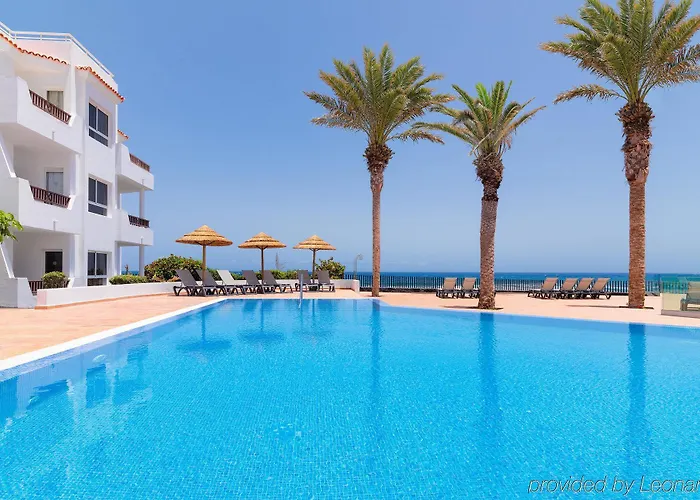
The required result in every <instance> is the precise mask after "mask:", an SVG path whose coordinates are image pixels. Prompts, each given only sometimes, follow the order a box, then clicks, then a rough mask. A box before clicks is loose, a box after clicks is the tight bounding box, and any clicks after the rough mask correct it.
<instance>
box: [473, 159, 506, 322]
mask: <svg viewBox="0 0 700 500" xmlns="http://www.w3.org/2000/svg"><path fill="white" fill-rule="evenodd" d="M474 164H475V165H476V174H477V176H478V177H479V178H480V179H481V182H482V184H483V185H484V195H483V197H482V198H481V233H480V240H481V266H480V280H479V281H480V283H479V309H495V308H496V280H495V264H496V252H495V249H496V218H497V215H498V188H499V187H500V185H501V180H502V179H503V162H501V159H500V157H499V156H498V155H495V154H490V155H485V156H480V157H478V158H477V159H476V160H475V161H474Z"/></svg>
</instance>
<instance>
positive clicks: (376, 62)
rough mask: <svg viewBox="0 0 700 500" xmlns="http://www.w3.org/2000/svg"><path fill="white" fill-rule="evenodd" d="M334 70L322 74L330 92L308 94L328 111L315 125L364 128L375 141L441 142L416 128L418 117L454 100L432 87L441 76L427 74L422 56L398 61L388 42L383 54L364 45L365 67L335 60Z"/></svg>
mask: <svg viewBox="0 0 700 500" xmlns="http://www.w3.org/2000/svg"><path fill="white" fill-rule="evenodd" d="M334 68H335V73H326V72H323V71H321V73H320V77H321V81H322V82H324V83H325V84H326V85H327V86H328V87H329V88H330V89H331V95H324V94H320V93H318V92H305V95H306V96H307V97H309V99H311V100H312V101H314V102H316V103H318V104H320V105H321V106H322V107H323V108H324V109H325V110H326V114H325V115H323V116H321V117H318V118H314V119H313V120H312V123H314V124H317V125H323V126H327V127H339V128H346V129H350V130H359V131H363V132H365V133H366V134H367V140H368V142H369V143H370V144H384V143H386V142H387V141H390V140H394V139H396V140H414V141H415V140H423V139H424V140H429V141H432V142H441V139H440V138H439V137H437V136H435V135H433V134H430V133H428V132H425V131H423V132H420V131H417V130H415V129H412V128H411V124H412V123H413V122H415V121H416V120H417V119H418V118H420V117H421V116H424V115H425V114H426V113H428V112H431V111H435V110H438V109H440V108H441V107H442V106H444V105H445V104H446V103H447V102H449V101H450V100H452V99H453V97H452V96H451V95H449V94H439V93H436V92H435V91H434V90H433V89H432V88H430V87H429V85H430V84H431V83H432V82H434V81H437V80H440V79H441V78H442V76H441V75H438V74H427V75H426V73H425V68H424V67H423V65H422V64H421V63H420V59H419V58H418V57H414V58H411V59H409V60H408V61H406V62H404V63H401V64H398V65H395V64H394V56H393V53H392V51H391V49H390V48H389V46H388V45H385V46H384V47H382V49H381V51H380V52H379V54H378V56H377V55H375V53H374V52H373V51H372V50H371V49H369V48H365V49H364V50H363V53H362V67H360V65H358V64H357V63H356V62H354V61H351V62H349V63H344V62H342V61H338V60H336V61H334Z"/></svg>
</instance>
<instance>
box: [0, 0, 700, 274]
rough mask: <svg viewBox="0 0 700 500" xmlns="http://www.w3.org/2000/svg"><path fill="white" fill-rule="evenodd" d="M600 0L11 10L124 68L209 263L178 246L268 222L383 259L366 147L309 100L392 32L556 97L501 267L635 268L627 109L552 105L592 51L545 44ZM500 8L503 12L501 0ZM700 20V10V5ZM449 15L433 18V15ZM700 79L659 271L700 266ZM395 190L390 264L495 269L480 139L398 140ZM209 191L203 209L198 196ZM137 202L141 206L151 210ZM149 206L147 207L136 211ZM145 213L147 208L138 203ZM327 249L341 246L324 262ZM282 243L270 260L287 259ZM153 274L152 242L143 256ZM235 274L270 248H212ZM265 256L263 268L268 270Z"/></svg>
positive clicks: (388, 186)
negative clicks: (332, 74) (344, 64)
mask: <svg viewBox="0 0 700 500" xmlns="http://www.w3.org/2000/svg"><path fill="white" fill-rule="evenodd" d="M581 3H582V1H581V0H538V1H537V2H523V1H522V0H493V1H490V2H484V1H481V2H476V1H468V2H465V1H456V0H434V1H432V2H429V3H428V4H426V3H425V2H419V1H417V0H403V1H401V2H398V1H383V0H357V1H355V2H350V3H348V2H333V1H327V0H316V1H307V0H300V1H297V2H282V1H276V2H224V1H208V2H182V1H170V2H164V1H156V0H152V1H148V2H144V1H139V2H136V1H133V0H122V1H121V2H119V3H118V4H114V3H110V2H94V1H87V0H79V1H78V0H75V1H71V2H62V3H61V6H60V8H56V2H55V1H53V2H49V1H46V0H34V1H32V2H31V4H32V5H31V7H30V6H29V5H28V3H27V2H24V3H22V2H13V3H10V4H8V5H5V6H4V7H3V10H2V18H1V19H0V20H2V21H3V22H4V23H5V24H7V25H8V26H10V27H11V28H12V29H16V30H36V31H67V32H71V33H72V34H73V35H75V36H76V37H77V38H78V39H79V40H80V41H81V42H82V43H83V44H84V45H85V46H86V47H88V49H89V50H90V51H92V52H93V53H94V54H95V55H96V56H97V57H98V58H99V59H100V60H101V61H102V62H103V63H104V64H106V65H107V67H108V68H110V70H111V71H112V72H113V73H114V74H115V75H116V79H117V82H118V83H119V90H120V92H121V93H122V94H123V95H125V96H126V101H125V103H124V104H123V105H122V107H121V110H120V115H119V118H120V128H121V129H122V130H124V131H125V132H126V133H127V134H129V136H130V137H131V139H130V141H129V147H130V149H131V151H132V152H133V153H134V154H136V155H138V156H139V157H141V158H143V159H144V160H145V161H147V162H148V163H149V164H150V165H151V166H152V168H153V171H154V173H155V176H156V190H155V191H154V192H152V193H148V195H147V201H146V203H147V205H146V217H147V218H149V219H150V220H151V222H152V227H153V228H154V230H155V237H156V244H155V246H154V247H152V248H149V249H148V250H147V254H146V255H147V260H148V261H150V260H152V259H153V258H156V257H158V256H161V255H167V254H169V253H171V252H174V253H178V254H182V255H192V256H197V255H200V252H199V248H198V247H191V246H188V245H180V244H176V243H174V240H175V239H176V238H177V237H179V236H180V235H182V234H183V233H185V232H188V231H191V230H193V229H195V228H196V227H198V226H199V225H201V224H205V223H206V224H209V225H210V226H212V227H213V228H214V229H216V230H217V231H219V232H220V233H222V234H224V235H226V236H227V237H229V238H230V239H232V240H233V241H234V243H235V244H238V243H241V242H242V241H243V240H245V239H247V238H249V237H250V236H252V235H254V234H255V233H257V232H259V231H264V232H267V233H268V234H270V235H272V236H274V237H276V238H278V239H280V240H282V241H283V242H285V243H287V244H288V245H289V247H290V248H288V249H284V250H281V251H280V252H279V256H280V260H281V261H282V262H283V263H284V264H285V266H286V267H287V268H296V267H298V266H300V265H303V264H306V263H307V262H308V261H309V260H310V252H308V251H300V250H292V249H291V247H292V246H293V245H294V244H296V243H297V242H299V241H301V240H302V239H305V238H306V237H308V236H310V235H312V234H314V233H317V234H318V235H320V236H321V237H322V238H324V239H326V240H327V241H329V242H331V243H333V244H334V245H335V246H336V247H337V248H338V251H337V252H334V255H335V258H336V260H339V261H341V262H343V263H346V264H348V267H351V266H352V259H353V257H354V256H355V255H356V254H358V253H362V254H364V256H365V260H364V261H363V262H361V265H360V270H369V269H370V267H371V227H370V224H371V205H370V190H369V175H368V173H367V170H366V166H365V164H364V158H363V157H362V152H363V150H364V147H365V139H364V137H362V136H361V135H355V134H351V133H348V132H346V131H341V130H331V129H322V128H319V127H316V126H313V125H311V124H310V122H309V120H310V119H311V118H312V117H314V116H317V115H319V114H320V113H321V110H320V109H319V108H318V107H317V106H316V105H315V104H313V103H312V102H310V101H309V100H308V99H307V98H306V97H305V96H304V95H303V93H302V91H304V90H320V91H325V90H326V89H325V88H324V87H323V86H322V84H321V83H320V81H319V79H318V71H319V69H325V70H330V69H332V59H333V58H338V59H342V60H350V59H359V58H360V57H361V51H362V47H363V46H365V45H366V46H370V47H372V48H375V49H376V50H379V48H380V47H381V45H382V44H384V43H385V42H387V43H389V44H390V45H391V47H392V48H393V49H394V52H395V55H396V59H397V61H403V60H405V59H407V58H409V57H411V56H414V55H419V56H421V58H422V62H423V63H424V64H425V66H426V68H427V70H428V71H431V72H439V73H442V74H443V75H444V76H445V79H444V81H443V82H440V83H439V84H438V86H437V87H438V88H439V89H440V90H442V91H445V90H448V89H449V86H450V84H451V83H457V84H459V85H460V86H462V87H463V88H467V89H472V88H473V86H474V84H475V83H477V82H484V83H485V84H491V83H492V82H494V81H495V80H497V79H504V80H513V88H512V92H511V96H512V97H513V98H514V99H517V100H521V101H524V100H527V99H529V98H531V97H535V98H536V100H535V105H547V106H548V107H547V109H546V110H544V111H543V112H541V113H540V114H539V115H538V116H537V117H536V118H535V120H534V121H532V122H531V123H529V124H528V125H526V126H525V127H524V128H523V129H522V130H521V131H520V132H519V133H518V135H517V136H516V138H515V142H514V147H513V149H512V150H511V151H509V152H508V153H506V155H505V157H504V163H505V175H504V182H503V185H502V187H501V190H500V205H499V216H498V227H497V236H496V270H497V271H500V272H515V271H524V272H527V271H548V270H549V271H576V270H580V271H586V270H588V271H600V272H616V271H617V272H619V271H622V272H624V271H625V270H626V269H627V259H628V247H627V231H628V229H627V227H628V226H627V213H628V212H627V201H628V200H627V199H628V188H627V184H626V182H625V179H624V175H623V171H622V169H623V162H622V160H623V158H622V153H621V152H620V147H621V145H622V132H621V126H620V124H619V122H618V120H617V118H616V116H615V112H616V110H617V109H618V108H619V107H620V106H621V103H620V102H607V103H603V102H595V103H592V104H591V103H587V102H583V101H582V102H573V103H568V104H560V105H556V106H554V105H552V104H551V103H552V100H553V99H554V97H555V96H556V94H557V93H558V92H560V91H563V90H566V89H568V88H570V87H572V86H573V85H575V84H578V83H583V82H589V81H592V78H591V77H590V76H588V75H586V74H584V73H582V72H581V71H580V70H579V69H578V68H577V67H576V66H575V64H573V63H572V62H569V61H568V60H566V59H564V58H563V57H561V56H556V55H552V54H548V53H545V52H542V51H541V50H539V48H538V44H539V43H540V42H543V41H547V40H553V39H560V38H562V36H563V33H564V32H565V31H564V29H563V28H561V27H559V26H557V25H556V24H555V23H554V18H555V17H556V16H558V15H563V14H567V13H568V14H575V13H576V10H577V8H578V7H579V6H580V5H581ZM496 4H498V5H496ZM694 9H695V12H696V13H697V12H698V7H697V6H696V7H694ZM431 18H432V19H431ZM699 92H700V86H698V85H693V84H689V85H685V86H683V87H680V88H675V89H671V90H658V91H656V92H655V93H653V94H652V95H651V96H650V98H649V103H650V105H651V106H652V108H653V109H654V112H655V115H656V118H655V120H654V121H653V124H652V125H653V134H654V135H653V138H652V140H653V143H654V150H653V153H652V164H651V175H650V177H649V182H648V188H647V239H648V241H647V267H648V271H649V272H700V260H699V259H698V255H699V254H700V234H699V232H698V231H697V224H696V220H697V217H695V205H696V200H697V186H698V185H699V182H700V169H698V168H697V162H698V160H697V155H696V154H695V148H694V147H693V145H694V144H695V141H696V140H697V132H698V125H697V120H695V119H694V117H696V116H698V115H699V114H700V99H697V96H698V93H699ZM391 147H392V148H393V149H394V151H395V155H394V158H393V159H392V161H391V163H390V164H389V167H388V169H387V171H386V177H385V186H384V191H383V197H382V250H383V251H382V269H384V270H386V271H400V270H411V271H431V270H432V271H440V270H442V271H450V270H455V271H456V270H478V262H479V246H478V241H479V239H478V238H479V212H480V204H481V202H480V198H481V185H480V184H479V183H478V182H477V181H476V177H475V173H474V167H473V165H472V163H471V162H472V158H471V157H469V156H468V149H467V148H466V147H465V145H464V144H462V143H459V142H457V141H456V140H454V139H451V138H447V139H446V145H444V146H439V145H433V144H430V143H419V144H412V143H408V144H396V143H395V144H392V145H391ZM195 199H199V200H200V201H198V202H196V203H193V202H192V200H195ZM132 203H133V202H132V200H129V202H128V204H132ZM131 207H133V208H131V209H133V210H135V205H133V204H132V205H131ZM128 208H130V207H128ZM321 255H322V256H323V254H321ZM274 256H275V255H274V251H268V252H266V257H267V261H268V262H270V263H271V262H274ZM126 257H127V260H128V261H130V263H131V265H132V266H133V265H134V263H135V257H136V253H135V252H128V253H127V254H126ZM209 262H210V263H211V264H212V265H214V266H216V267H226V268H228V269H241V268H249V267H255V266H257V265H258V263H259V252H257V251H251V250H240V249H238V248H237V247H235V246H234V247H228V248H216V249H212V250H211V251H210V252H209ZM256 268H257V267H256Z"/></svg>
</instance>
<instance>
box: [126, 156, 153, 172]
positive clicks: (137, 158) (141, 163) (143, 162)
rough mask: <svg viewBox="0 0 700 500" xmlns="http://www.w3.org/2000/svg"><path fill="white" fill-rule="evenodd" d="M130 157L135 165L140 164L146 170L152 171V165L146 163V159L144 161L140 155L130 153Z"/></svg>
mask: <svg viewBox="0 0 700 500" xmlns="http://www.w3.org/2000/svg"><path fill="white" fill-rule="evenodd" d="M129 158H130V159H131V163H133V164H134V165H138V166H139V167H141V168H142V169H144V170H146V171H147V172H150V171H151V166H150V165H149V164H148V163H146V162H145V161H143V160H142V159H141V158H139V157H138V156H136V155H133V154H129Z"/></svg>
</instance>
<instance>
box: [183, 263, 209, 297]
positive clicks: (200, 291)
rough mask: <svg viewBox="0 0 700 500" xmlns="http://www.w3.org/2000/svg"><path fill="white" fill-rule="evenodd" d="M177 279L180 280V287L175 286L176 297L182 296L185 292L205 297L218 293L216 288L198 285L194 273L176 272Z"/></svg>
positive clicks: (184, 270) (185, 270)
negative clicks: (208, 294)
mask: <svg viewBox="0 0 700 500" xmlns="http://www.w3.org/2000/svg"><path fill="white" fill-rule="evenodd" d="M175 272H176V273H177V277H178V278H180V285H175V286H173V292H175V295H180V292H182V291H183V290H184V291H185V292H187V295H205V294H207V293H212V294H213V293H216V288H211V287H207V286H204V285H198V284H197V282H196V281H195V279H194V276H192V273H191V272H189V271H188V270H187V269H178V270H177V271H175Z"/></svg>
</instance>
